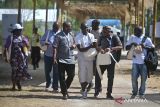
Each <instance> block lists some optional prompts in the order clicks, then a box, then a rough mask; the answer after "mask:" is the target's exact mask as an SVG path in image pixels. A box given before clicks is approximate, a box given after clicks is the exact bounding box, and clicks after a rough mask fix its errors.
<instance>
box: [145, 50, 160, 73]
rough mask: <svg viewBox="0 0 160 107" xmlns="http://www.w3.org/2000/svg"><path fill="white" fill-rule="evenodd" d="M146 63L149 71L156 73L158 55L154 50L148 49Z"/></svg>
mask: <svg viewBox="0 0 160 107" xmlns="http://www.w3.org/2000/svg"><path fill="white" fill-rule="evenodd" d="M144 62H145V64H146V66H147V70H149V71H152V72H153V71H156V69H157V66H158V55H157V53H156V51H155V49H154V48H152V49H147V55H146V56H145V59H144Z"/></svg>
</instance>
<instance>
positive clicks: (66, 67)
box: [58, 62, 75, 95]
mask: <svg viewBox="0 0 160 107" xmlns="http://www.w3.org/2000/svg"><path fill="white" fill-rule="evenodd" d="M58 71H59V80H60V87H61V93H62V94H63V95H65V94H67V89H68V88H69V87H70V85H71V83H72V81H73V78H74V76H75V64H65V63H60V62H59V63H58ZM65 72H66V73H67V78H66V79H65Z"/></svg>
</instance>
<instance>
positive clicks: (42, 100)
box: [0, 52, 160, 107]
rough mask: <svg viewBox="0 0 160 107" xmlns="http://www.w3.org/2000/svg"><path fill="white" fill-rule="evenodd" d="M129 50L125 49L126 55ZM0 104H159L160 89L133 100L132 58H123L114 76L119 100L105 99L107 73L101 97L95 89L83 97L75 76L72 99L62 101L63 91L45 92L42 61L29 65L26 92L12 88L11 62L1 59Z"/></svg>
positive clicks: (40, 106) (92, 106)
mask: <svg viewBox="0 0 160 107" xmlns="http://www.w3.org/2000/svg"><path fill="white" fill-rule="evenodd" d="M125 54H126V52H123V56H124V55H125ZM0 63H1V64H0V106H1V107H119V106H120V107H136V106H137V107H160V91H159V90H155V89H150V88H147V90H146V99H144V100H142V99H139V98H138V97H137V98H136V99H130V96H131V90H132V89H131V81H130V75H129V74H130V68H131V61H129V60H125V59H122V60H121V61H120V68H116V74H115V79H114V88H113V96H114V97H115V98H116V100H107V99H106V94H105V93H106V90H107V78H106V77H107V75H106V73H105V75H104V77H103V78H104V79H103V81H102V85H103V90H102V93H101V94H100V97H99V98H98V99H95V98H94V97H93V95H94V89H92V90H91V91H90V92H89V93H88V98H87V99H85V100H84V99H81V94H80V84H79V80H78V76H77V71H78V70H77V65H76V76H75V78H74V81H73V83H72V85H71V88H70V89H69V95H70V98H69V99H68V100H66V101H65V100H62V99H61V98H62V95H61V94H60V93H53V92H45V91H44V84H45V83H44V82H45V78H44V71H43V61H41V63H40V68H39V69H37V70H36V71H34V70H32V66H31V65H30V66H29V72H30V73H31V74H32V76H33V80H30V81H26V82H23V86H24V87H23V91H15V92H13V91H10V87H11V82H10V74H11V69H10V67H9V65H8V64H6V63H4V62H3V61H2V59H0Z"/></svg>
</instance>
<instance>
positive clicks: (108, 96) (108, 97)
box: [106, 94, 114, 100]
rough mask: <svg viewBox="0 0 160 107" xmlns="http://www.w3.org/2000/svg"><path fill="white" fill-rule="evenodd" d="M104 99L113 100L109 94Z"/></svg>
mask: <svg viewBox="0 0 160 107" xmlns="http://www.w3.org/2000/svg"><path fill="white" fill-rule="evenodd" d="M106 98H107V99H109V100H114V97H113V96H112V95H111V94H108V95H107V97H106Z"/></svg>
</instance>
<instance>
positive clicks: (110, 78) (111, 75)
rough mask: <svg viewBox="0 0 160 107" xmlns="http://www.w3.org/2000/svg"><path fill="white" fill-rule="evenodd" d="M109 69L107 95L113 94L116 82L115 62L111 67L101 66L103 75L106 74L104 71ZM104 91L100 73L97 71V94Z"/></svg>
mask: <svg viewBox="0 0 160 107" xmlns="http://www.w3.org/2000/svg"><path fill="white" fill-rule="evenodd" d="M106 69H107V77H108V87H107V93H108V94H111V93H112V87H113V80H114V71H115V62H112V63H111V64H110V65H100V70H101V72H102V75H103V74H104V71H105V70H106ZM101 90H102V84H101V79H100V77H99V74H98V72H97V71H96V75H95V93H97V92H100V91H101Z"/></svg>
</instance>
